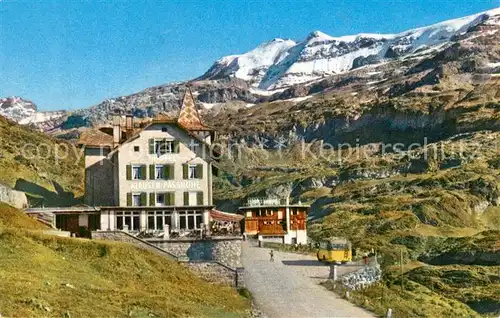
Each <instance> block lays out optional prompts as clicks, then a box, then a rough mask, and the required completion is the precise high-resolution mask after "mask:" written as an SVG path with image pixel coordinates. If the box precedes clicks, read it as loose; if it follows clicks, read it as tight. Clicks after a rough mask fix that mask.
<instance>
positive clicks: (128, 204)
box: [127, 193, 132, 206]
mask: <svg viewBox="0 0 500 318" xmlns="http://www.w3.org/2000/svg"><path fill="white" fill-rule="evenodd" d="M127 206H132V193H127Z"/></svg>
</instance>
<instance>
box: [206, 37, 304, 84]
mask: <svg viewBox="0 0 500 318" xmlns="http://www.w3.org/2000/svg"><path fill="white" fill-rule="evenodd" d="M295 44H296V43H295V42H294V41H292V40H283V39H274V40H272V41H269V42H266V43H263V44H261V45H259V46H258V47H256V48H255V49H253V50H252V51H250V52H248V53H245V54H241V55H230V56H225V57H223V58H221V59H219V60H218V61H216V62H215V64H214V65H213V66H212V67H211V68H210V69H209V70H208V71H207V72H206V73H205V74H204V75H203V76H202V77H201V78H200V79H205V78H210V79H217V78H223V77H226V76H234V77H237V78H241V79H243V80H246V81H255V82H258V81H259V80H260V79H261V78H262V77H263V76H264V75H265V72H266V70H267V69H268V67H269V66H270V65H273V64H275V63H279V62H280V61H281V60H282V59H283V58H284V57H285V56H286V51H287V50H288V49H289V48H290V47H293V46H294V45H295Z"/></svg>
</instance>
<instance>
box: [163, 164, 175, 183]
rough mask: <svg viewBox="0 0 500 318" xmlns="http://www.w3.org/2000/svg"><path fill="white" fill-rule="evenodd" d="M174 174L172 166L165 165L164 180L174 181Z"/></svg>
mask: <svg viewBox="0 0 500 318" xmlns="http://www.w3.org/2000/svg"><path fill="white" fill-rule="evenodd" d="M172 174H173V171H172V165H165V166H163V179H165V180H171V179H173V178H172V177H171V176H172Z"/></svg>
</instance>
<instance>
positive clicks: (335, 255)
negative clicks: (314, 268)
mask: <svg viewBox="0 0 500 318" xmlns="http://www.w3.org/2000/svg"><path fill="white" fill-rule="evenodd" d="M317 247H318V251H317V253H316V256H317V257H318V261H320V262H326V263H338V264H345V263H347V262H350V261H352V247H351V243H350V242H349V241H348V240H347V239H342V238H329V239H325V240H323V241H321V242H320V243H319V244H317Z"/></svg>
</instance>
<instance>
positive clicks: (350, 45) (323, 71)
mask: <svg viewBox="0 0 500 318" xmlns="http://www.w3.org/2000/svg"><path fill="white" fill-rule="evenodd" d="M498 15H500V9H494V10H490V11H487V12H484V13H480V14H475V15H471V16H468V17H464V18H460V19H454V20H449V21H445V22H441V23H438V24H435V25H431V26H428V27H422V28H418V29H413V30H409V31H405V32H402V33H399V34H358V35H352V36H343V37H331V36H329V35H327V34H325V33H322V32H320V31H314V32H312V33H310V34H309V36H308V37H307V38H306V39H305V40H304V41H300V42H298V43H295V42H294V41H291V40H282V39H275V40H273V41H270V42H266V43H264V44H261V45H260V46H259V47H257V48H256V49H254V50H252V51H250V52H248V53H245V54H242V55H232V56H226V57H223V58H221V59H220V60H218V61H217V62H215V64H214V65H213V66H212V67H211V68H210V69H209V70H208V71H207V73H205V74H204V75H203V76H202V77H200V79H219V78H225V77H236V78H241V79H244V80H246V81H248V82H249V83H251V84H252V86H255V87H258V88H260V89H265V90H269V89H277V88H282V87H288V86H290V85H293V84H298V83H305V82H308V81H312V80H317V79H320V78H322V77H324V76H329V75H333V74H339V73H345V72H347V71H350V70H352V69H355V68H359V67H363V66H365V65H371V64H378V63H381V62H387V61H391V60H395V59H401V58H406V59H412V58H417V56H420V55H421V54H422V52H424V51H429V50H432V49H435V48H436V49H437V48H439V49H442V48H443V47H445V46H447V45H450V44H451V43H452V42H453V39H454V38H457V37H460V36H462V35H463V34H466V33H467V32H469V31H470V30H471V29H473V28H475V27H476V26H477V25H479V24H481V23H484V22H485V21H487V20H489V19H491V18H492V17H495V16H498Z"/></svg>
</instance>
